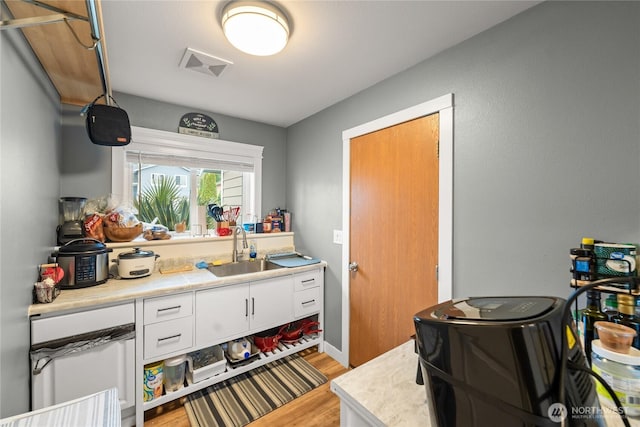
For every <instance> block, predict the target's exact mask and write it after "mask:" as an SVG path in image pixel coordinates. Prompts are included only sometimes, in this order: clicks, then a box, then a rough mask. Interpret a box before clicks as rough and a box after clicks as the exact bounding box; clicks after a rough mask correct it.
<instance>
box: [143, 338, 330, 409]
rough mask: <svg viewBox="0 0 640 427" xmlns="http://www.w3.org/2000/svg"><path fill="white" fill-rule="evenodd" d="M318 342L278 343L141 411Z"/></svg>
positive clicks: (153, 401)
mask: <svg viewBox="0 0 640 427" xmlns="http://www.w3.org/2000/svg"><path fill="white" fill-rule="evenodd" d="M320 342H321V338H320V336H318V335H316V334H313V335H304V336H303V337H301V338H300V339H299V340H298V342H295V343H283V342H280V343H278V348H276V349H275V350H273V351H269V352H266V353H264V352H260V353H259V354H258V356H257V357H256V358H255V360H253V361H252V362H250V363H247V364H243V365H240V366H237V367H234V366H233V365H232V364H230V363H229V362H227V369H226V371H225V372H221V373H220V374H218V375H214V376H213V377H211V378H207V379H206V380H203V381H199V382H197V383H193V384H188V385H186V386H184V387H183V388H181V389H180V390H176V391H174V392H170V393H166V394H163V395H162V396H161V397H158V398H156V399H153V400H151V401H149V402H144V403H143V405H142V406H143V410H144V411H147V410H149V409H153V408H155V407H157V406H160V405H163V404H165V403H168V402H171V401H172V400H176V399H179V398H181V397H184V396H186V395H188V394H191V393H195V392H196V391H198V390H202V389H203V388H206V387H209V386H210V385H214V384H217V383H220V382H222V381H224V380H227V379H229V378H233V377H235V376H237V375H240V374H243V373H245V372H248V371H251V370H252V369H255V368H258V367H260V366H263V365H266V364H267V363H269V362H273V361H274V360H278V359H281V358H283V357H286V356H289V355H292V354H294V353H297V352H299V351H302V350H305V349H307V348H310V347H313V346H315V345H319V344H320Z"/></svg>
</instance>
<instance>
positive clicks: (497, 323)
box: [414, 297, 602, 427]
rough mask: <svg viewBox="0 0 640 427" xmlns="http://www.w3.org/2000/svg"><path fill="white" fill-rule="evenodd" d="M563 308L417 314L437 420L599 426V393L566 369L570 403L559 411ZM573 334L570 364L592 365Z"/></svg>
mask: <svg viewBox="0 0 640 427" xmlns="http://www.w3.org/2000/svg"><path fill="white" fill-rule="evenodd" d="M563 306H564V300H563V299H561V298H555V297H479V298H466V299H462V300H455V301H448V302H445V303H442V304H438V305H436V306H433V307H431V308H428V309H426V310H423V311H421V312H420V313H418V314H416V315H415V318H414V321H415V326H416V342H417V346H418V353H419V356H420V363H421V365H422V368H423V372H424V378H425V386H426V387H427V391H428V394H430V396H431V398H430V401H429V404H430V411H431V413H432V414H435V420H434V421H436V422H437V424H438V425H439V426H478V427H484V426H488V425H491V426H509V427H513V426H547V425H548V426H557V425H559V424H558V421H559V420H560V419H564V418H566V419H565V420H564V421H567V422H568V423H569V424H570V425H599V423H600V421H601V420H602V418H601V417H598V416H593V414H594V413H597V411H598V410H599V405H598V403H597V398H596V393H595V387H594V384H593V382H592V380H591V377H590V376H589V374H587V373H585V372H582V371H579V370H571V369H569V370H568V372H567V374H566V379H565V384H566V387H565V389H566V401H567V405H566V406H561V405H558V400H559V397H558V386H557V384H558V374H559V361H560V351H561V347H560V344H561V338H562V329H563V328H567V327H566V325H564V323H563V321H562V313H563ZM568 333H569V336H568V343H569V352H568V356H569V361H570V362H573V363H574V364H578V365H580V366H584V367H587V364H586V360H585V357H584V354H583V352H582V349H581V347H580V343H579V342H577V337H576V336H575V335H574V334H573V332H572V331H570V328H569V331H568ZM563 408H564V409H563ZM572 408H576V409H573V410H572ZM563 411H564V412H563Z"/></svg>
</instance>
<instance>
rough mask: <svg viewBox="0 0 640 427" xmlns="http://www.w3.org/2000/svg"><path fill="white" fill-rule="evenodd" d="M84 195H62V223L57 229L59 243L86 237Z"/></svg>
mask: <svg viewBox="0 0 640 427" xmlns="http://www.w3.org/2000/svg"><path fill="white" fill-rule="evenodd" d="M85 203H87V199H86V198H84V197H61V198H60V199H59V210H60V212H59V213H60V224H59V225H58V228H57V229H56V231H57V234H58V245H64V244H65V243H68V242H70V241H72V240H75V239H81V238H83V237H84V226H83V215H84V205H85Z"/></svg>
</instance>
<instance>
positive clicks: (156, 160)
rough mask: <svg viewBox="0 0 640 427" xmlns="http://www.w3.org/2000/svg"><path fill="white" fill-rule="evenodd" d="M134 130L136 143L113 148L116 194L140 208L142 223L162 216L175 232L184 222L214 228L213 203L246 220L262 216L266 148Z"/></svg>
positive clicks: (136, 128) (132, 142)
mask: <svg viewBox="0 0 640 427" xmlns="http://www.w3.org/2000/svg"><path fill="white" fill-rule="evenodd" d="M131 131H132V137H131V143H130V144H129V145H126V146H124V147H115V148H114V149H113V161H112V193H113V195H114V196H116V197H118V198H119V199H120V200H122V201H123V202H130V203H132V204H133V205H134V206H136V207H137V208H138V210H139V217H140V219H141V220H143V221H146V222H150V221H152V220H153V218H151V217H158V222H159V223H161V224H163V225H165V226H167V227H169V229H171V230H173V229H174V227H175V224H176V223H179V222H182V221H185V222H186V223H187V225H188V226H191V225H195V224H199V225H200V226H201V229H203V230H204V229H206V228H213V223H212V219H211V218H208V216H207V205H208V204H210V203H217V204H218V205H222V206H224V205H226V206H234V207H235V206H239V207H240V212H241V215H242V217H243V218H246V216H247V215H253V214H258V215H259V213H260V211H261V187H262V185H261V182H262V151H263V147H261V146H256V145H249V144H239V143H235V142H229V141H222V140H217V139H209V138H203V137H197V136H192V135H185V134H179V133H172V132H166V131H159V130H153V129H145V128H139V127H135V126H133V127H132V128H131ZM150 201H153V203H150ZM158 206H160V207H158ZM205 224H207V226H206V228H205Z"/></svg>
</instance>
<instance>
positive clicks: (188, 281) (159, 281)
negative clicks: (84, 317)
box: [28, 261, 327, 316]
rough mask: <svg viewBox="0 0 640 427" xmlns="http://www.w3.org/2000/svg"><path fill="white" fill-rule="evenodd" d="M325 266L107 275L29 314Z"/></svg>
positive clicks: (67, 291)
mask: <svg viewBox="0 0 640 427" xmlns="http://www.w3.org/2000/svg"><path fill="white" fill-rule="evenodd" d="M326 266H327V263H326V262H324V261H322V262H320V263H318V264H311V265H306V266H303V267H295V268H279V269H274V270H266V271H262V272H258V273H249V274H238V275H235V276H228V277H216V276H214V275H213V274H212V273H211V272H209V270H207V269H197V268H194V269H193V270H191V271H186V272H179V273H169V274H162V273H153V274H152V275H150V276H147V277H142V278H139V279H109V280H108V281H107V282H106V283H104V284H102V285H97V286H91V287H88V288H79V289H63V290H62V291H61V292H60V295H58V297H57V298H56V299H55V300H53V302H51V303H48V304H32V305H30V306H29V310H28V315H29V316H33V315H36V314H45V313H55V312H61V311H67V310H75V309H81V308H87V307H94V306H99V305H107V304H114V303H119V302H125V301H132V300H135V299H136V298H145V297H151V296H158V295H166V294H171V293H175V292H180V291H192V290H198V289H204V288H211V287H216V286H227V285H233V284H236V283H242V282H245V283H246V282H248V281H256V280H264V279H270V278H272V277H279V276H285V275H288V274H295V273H301V272H304V271H309V270H315V269H318V268H324V267H326Z"/></svg>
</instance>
